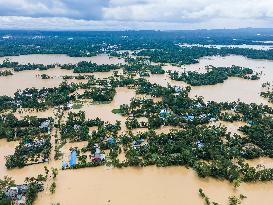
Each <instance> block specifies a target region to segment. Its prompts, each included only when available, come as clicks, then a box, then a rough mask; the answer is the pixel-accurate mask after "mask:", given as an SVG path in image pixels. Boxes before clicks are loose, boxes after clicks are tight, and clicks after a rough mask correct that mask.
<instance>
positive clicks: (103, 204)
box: [0, 55, 273, 205]
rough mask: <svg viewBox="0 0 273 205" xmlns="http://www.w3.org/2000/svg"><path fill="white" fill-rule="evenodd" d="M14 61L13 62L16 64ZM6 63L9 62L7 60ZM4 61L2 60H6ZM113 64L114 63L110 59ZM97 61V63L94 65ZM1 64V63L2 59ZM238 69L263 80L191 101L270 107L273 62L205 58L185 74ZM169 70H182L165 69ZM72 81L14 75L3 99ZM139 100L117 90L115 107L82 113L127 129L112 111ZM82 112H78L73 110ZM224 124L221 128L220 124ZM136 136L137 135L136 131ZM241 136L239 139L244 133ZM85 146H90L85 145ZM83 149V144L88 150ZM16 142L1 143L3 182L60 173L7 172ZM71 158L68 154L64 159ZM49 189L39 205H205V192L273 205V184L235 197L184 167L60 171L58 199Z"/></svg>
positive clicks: (49, 58) (202, 91) (3, 84)
mask: <svg viewBox="0 0 273 205" xmlns="http://www.w3.org/2000/svg"><path fill="white" fill-rule="evenodd" d="M13 58H14V59H13ZM93 58H95V59H96V60H97V63H99V62H101V63H107V62H108V61H107V58H108V57H105V56H104V57H101V56H100V57H93ZM3 59H4V58H3ZM3 59H2V60H3ZM108 59H109V58H108ZM113 59H115V58H112V59H109V60H110V61H109V63H114V62H115V61H114V60H113ZM12 60H18V61H19V62H20V63H44V64H51V63H75V62H78V61H81V60H83V59H82V58H75V59H74V58H71V57H68V56H65V55H38V57H37V55H29V56H16V57H12ZM94 61H95V60H94ZM0 62H1V58H0ZM233 64H235V65H239V66H244V67H250V68H252V69H254V70H255V71H257V72H260V71H263V74H264V75H262V76H261V79H260V80H258V81H249V80H244V79H238V78H231V79H229V80H227V81H225V82H224V83H223V84H218V85H214V86H202V87H193V88H192V91H191V93H190V95H191V96H192V97H194V96H195V95H198V96H204V98H205V100H215V101H218V102H219V101H234V100H237V99H240V100H242V101H244V102H247V103H250V102H256V103H264V104H268V103H267V101H266V100H265V99H263V98H261V97H260V96H259V92H260V91H261V85H262V83H263V82H266V81H270V82H271V81H273V61H265V60H263V61H260V60H251V59H247V58H244V57H240V56H228V57H219V56H216V57H211V58H202V59H200V63H198V64H195V65H188V66H185V69H186V70H199V68H201V70H202V69H204V67H205V66H206V65H214V66H231V65H233ZM165 69H166V70H170V69H175V70H183V68H178V67H173V66H166V67H165ZM41 73H46V74H48V75H50V76H53V79H49V80H42V79H40V78H38V77H36V75H38V74H41ZM63 75H73V73H72V72H71V71H67V70H61V69H58V68H56V69H50V70H47V71H43V72H41V71H23V72H19V73H15V75H14V76H8V77H3V78H0V88H1V89H0V95H11V96H12V95H13V93H14V92H15V91H16V90H17V89H24V88H27V87H37V88H41V87H53V86H57V85H59V84H60V83H61V82H62V78H61V76H63ZM95 75H96V76H97V77H107V76H108V75H111V72H110V73H96V74H95ZM148 79H149V80H150V81H151V82H155V83H159V84H161V85H164V86H165V85H167V84H168V83H170V84H171V85H181V86H186V84H185V83H183V82H176V81H172V80H170V79H169V78H168V76H167V75H152V76H151V77H150V78H148ZM134 96H135V91H134V90H129V89H127V88H118V89H117V94H116V96H115V97H114V100H113V101H112V102H111V103H110V104H99V105H94V104H90V103H86V104H84V106H83V107H82V108H81V109H80V110H83V111H85V112H86V115H87V118H96V117H100V118H101V119H102V120H105V121H110V122H111V123H114V122H115V121H116V120H120V121H121V122H122V127H123V129H124V122H125V119H126V118H125V117H122V116H120V115H115V114H113V113H112V112H111V111H112V109H113V108H117V107H118V106H119V105H121V104H128V103H129V102H130V99H131V98H132V97H134ZM73 111H79V110H73ZM53 113H54V110H53V109H52V110H48V111H45V112H40V113H33V112H30V113H29V112H28V111H25V112H24V113H23V114H20V113H16V116H25V115H27V114H30V115H36V114H38V115H39V116H42V117H46V116H53ZM218 124H219V123H218ZM221 124H223V125H224V126H227V127H228V131H230V132H231V133H238V130H237V129H238V127H239V126H242V125H243V124H242V123H237V124H236V123H223V122H221ZM169 130H170V128H169V127H163V128H162V129H161V130H157V132H158V133H161V132H164V133H165V132H168V131H169ZM136 131H137V130H136ZM239 134H240V133H239ZM84 143H85V142H84ZM84 143H82V144H84ZM82 144H81V143H80V144H77V143H76V144H68V145H65V146H64V147H63V151H64V152H65V153H67V152H68V149H69V146H82ZM16 145H17V142H6V141H5V140H0V153H1V155H0V178H2V177H3V176H5V175H9V176H12V177H13V178H14V179H15V180H16V181H17V182H18V183H22V182H23V180H24V178H25V177H26V176H37V175H38V174H40V173H43V170H44V168H43V167H44V166H48V167H57V168H60V166H61V160H60V161H50V162H49V164H48V163H45V164H39V165H32V166H28V167H25V168H23V169H13V170H7V169H6V168H5V158H4V156H6V155H8V154H12V153H13V152H14V149H15V146H16ZM65 158H67V154H65ZM259 163H262V164H265V165H266V166H267V167H273V160H271V159H258V160H254V161H251V162H250V164H251V165H253V166H256V165H257V164H259ZM49 185H50V184H46V190H45V191H44V192H43V193H40V194H39V197H38V200H37V201H36V202H35V205H51V204H52V203H60V204H61V205H74V204H81V205H89V204H95V205H107V204H113V205H127V204H132V205H134V204H136V205H147V204H149V205H155V204H156V205H163V204H172V205H176V204H177V205H178V204H180V205H181V204H187V205H188V204H189V205H201V204H203V201H202V200H201V198H200V197H199V195H198V189H199V188H202V189H203V190H204V192H205V193H206V194H207V195H208V196H209V197H210V198H211V200H212V201H216V202H218V203H220V204H227V199H228V197H229V196H230V195H234V194H241V193H242V194H244V195H246V196H247V199H245V200H244V202H243V204H248V205H257V204H259V205H270V204H273V197H271V196H272V194H271V193H272V191H273V182H270V183H260V182H259V183H255V184H242V185H241V186H240V188H239V190H237V191H236V192H235V191H234V188H233V186H232V185H231V184H230V183H228V182H227V181H218V180H215V179H211V178H210V179H200V178H199V177H198V176H196V174H195V172H194V171H192V170H191V169H186V168H185V167H166V168H157V167H146V168H125V169H116V168H114V169H113V168H110V167H97V168H85V169H78V170H67V171H59V175H58V176H57V189H56V193H55V194H53V195H52V194H50V193H49Z"/></svg>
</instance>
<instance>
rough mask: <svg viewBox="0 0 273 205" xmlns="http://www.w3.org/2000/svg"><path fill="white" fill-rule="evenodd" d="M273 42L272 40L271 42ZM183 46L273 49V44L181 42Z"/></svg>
mask: <svg viewBox="0 0 273 205" xmlns="http://www.w3.org/2000/svg"><path fill="white" fill-rule="evenodd" d="M270 43H272V42H270ZM180 46H181V47H193V46H197V47H205V48H218V49H219V48H249V49H254V50H270V49H273V46H272V45H246V44H242V45H201V44H181V45H180Z"/></svg>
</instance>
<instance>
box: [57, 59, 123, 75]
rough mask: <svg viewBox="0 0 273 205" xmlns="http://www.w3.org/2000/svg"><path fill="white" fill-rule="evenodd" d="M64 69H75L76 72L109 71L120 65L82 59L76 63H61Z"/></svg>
mask: <svg viewBox="0 0 273 205" xmlns="http://www.w3.org/2000/svg"><path fill="white" fill-rule="evenodd" d="M61 68H62V69H67V70H73V72H74V73H93V72H109V71H111V70H116V69H119V68H120V65H113V64H112V65H108V64H103V65H98V64H96V63H92V62H87V61H81V62H79V63H77V64H75V65H73V64H64V65H61Z"/></svg>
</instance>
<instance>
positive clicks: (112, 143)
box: [107, 137, 116, 145]
mask: <svg viewBox="0 0 273 205" xmlns="http://www.w3.org/2000/svg"><path fill="white" fill-rule="evenodd" d="M107 143H108V144H109V145H115V144H116V140H115V138H113V137H109V138H108V140H107Z"/></svg>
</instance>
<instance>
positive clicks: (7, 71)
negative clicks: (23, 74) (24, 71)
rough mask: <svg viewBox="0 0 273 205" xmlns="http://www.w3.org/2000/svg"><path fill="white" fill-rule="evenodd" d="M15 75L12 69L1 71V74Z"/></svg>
mask: <svg viewBox="0 0 273 205" xmlns="http://www.w3.org/2000/svg"><path fill="white" fill-rule="evenodd" d="M9 75H13V73H12V72H11V71H10V70H5V71H0V76H9Z"/></svg>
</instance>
